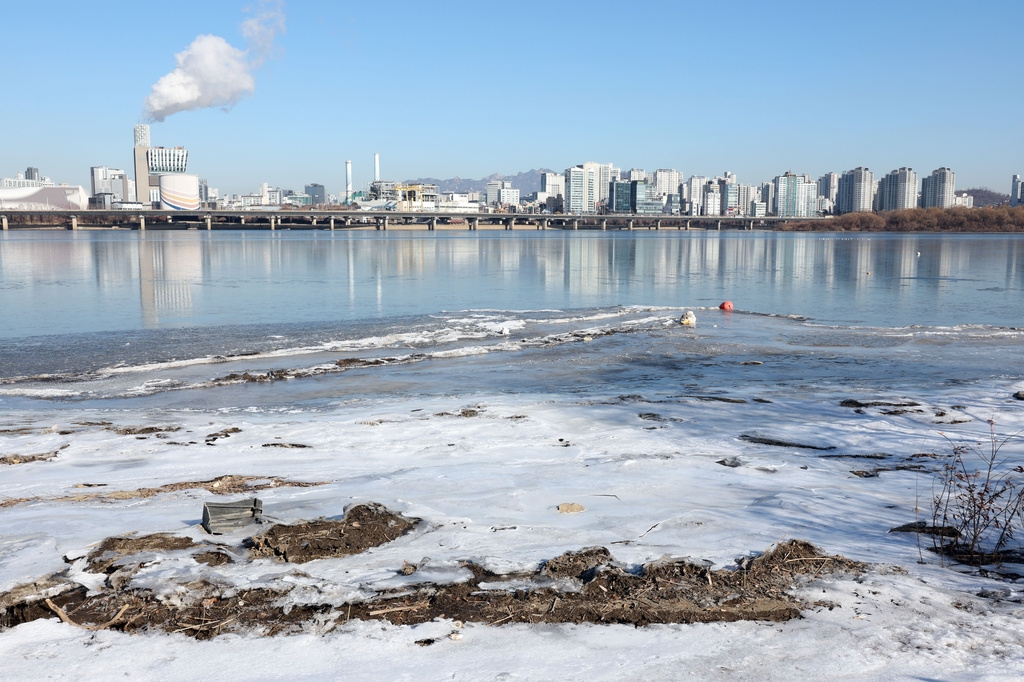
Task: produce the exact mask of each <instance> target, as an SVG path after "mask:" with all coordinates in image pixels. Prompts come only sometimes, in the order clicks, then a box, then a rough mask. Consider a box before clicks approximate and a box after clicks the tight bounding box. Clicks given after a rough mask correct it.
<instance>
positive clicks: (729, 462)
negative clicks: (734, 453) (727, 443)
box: [715, 457, 743, 469]
mask: <svg viewBox="0 0 1024 682" xmlns="http://www.w3.org/2000/svg"><path fill="white" fill-rule="evenodd" d="M715 464H721V465H722V466H724V467H729V468H730V469H736V468H738V467H741V466H743V460H741V459H740V458H739V457H726V458H725V459H720V460H718V461H716V462H715Z"/></svg>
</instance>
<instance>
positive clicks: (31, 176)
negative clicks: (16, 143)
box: [25, 166, 39, 180]
mask: <svg viewBox="0 0 1024 682" xmlns="http://www.w3.org/2000/svg"><path fill="white" fill-rule="evenodd" d="M25 179H26V180H38V179H39V169H38V168H35V167H33V166H29V167H28V168H26V169H25Z"/></svg>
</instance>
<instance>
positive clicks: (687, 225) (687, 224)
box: [686, 220, 690, 230]
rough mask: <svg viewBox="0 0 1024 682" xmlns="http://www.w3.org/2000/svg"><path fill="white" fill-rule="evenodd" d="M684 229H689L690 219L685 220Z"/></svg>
mask: <svg viewBox="0 0 1024 682" xmlns="http://www.w3.org/2000/svg"><path fill="white" fill-rule="evenodd" d="M686 229H687V230H689V229H690V221H689V220H687V221H686Z"/></svg>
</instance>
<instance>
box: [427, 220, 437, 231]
mask: <svg viewBox="0 0 1024 682" xmlns="http://www.w3.org/2000/svg"><path fill="white" fill-rule="evenodd" d="M427 229H428V230H430V231H431V232H434V231H435V230H437V218H431V219H430V225H429V226H428V227H427Z"/></svg>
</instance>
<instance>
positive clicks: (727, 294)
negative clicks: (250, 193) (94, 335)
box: [0, 231, 1024, 337]
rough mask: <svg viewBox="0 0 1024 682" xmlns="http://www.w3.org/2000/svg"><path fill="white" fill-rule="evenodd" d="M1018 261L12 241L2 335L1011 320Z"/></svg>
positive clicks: (218, 241) (806, 239) (424, 245)
mask: <svg viewBox="0 0 1024 682" xmlns="http://www.w3.org/2000/svg"><path fill="white" fill-rule="evenodd" d="M1022 264H1024V238H1022V237H1019V236H1005V235H953V236H950V235H907V236H902V235H860V236H852V237H851V236H846V235H805V234H772V233H685V232H683V233H677V232H674V231H673V232H661V233H633V234H625V233H604V234H600V233H598V234H595V233H583V234H579V233H576V234H572V233H562V232H540V233H526V232H524V233H514V234H511V233H487V232H478V233H473V234H466V233H446V232H437V233H401V232H388V233H367V232H342V231H337V232H327V231H320V232H303V233H299V232H277V233H267V232H260V233H255V232H254V233H249V232H231V233H216V232H215V233H207V232H188V233H167V232H147V233H137V232H135V233H116V232H53V233H48V232H11V233H6V234H4V235H3V236H2V237H0V302H2V307H3V310H4V311H5V313H6V314H5V315H4V316H3V319H2V321H0V336H6V337H15V336H27V335H35V334H55V333H68V332H76V331H114V330H126V329H140V328H159V327H162V326H191V325H199V326H201V325H215V324H243V323H251V322H266V323H287V322H293V321H294V322H302V321H330V320H345V319H354V318H364V317H375V316H395V315H405V314H423V313H432V312H438V311H440V310H443V309H447V310H458V309H466V308H502V309H536V308H571V307H590V306H601V305H614V304H620V303H621V304H645V305H692V306H697V305H706V304H712V303H717V301H718V300H719V299H721V298H732V299H734V300H736V301H737V303H738V307H739V308H741V309H744V310H755V311H759V312H765V313H784V314H785V313H795V314H802V315H808V316H812V317H815V318H819V319H822V320H827V321H836V322H842V323H869V324H884V325H901V324H908V323H916V324H949V323H950V322H951V321H953V322H956V323H962V322H974V323H986V324H1001V325H1014V324H1017V325H1019V324H1021V323H1024V315H1022V312H1024V311H1022V308H1021V305H1020V303H1019V301H1020V300H1021V296H1020V292H1021V291H1022V290H1024V266H1022ZM951 315H953V317H950V316H951Z"/></svg>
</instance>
